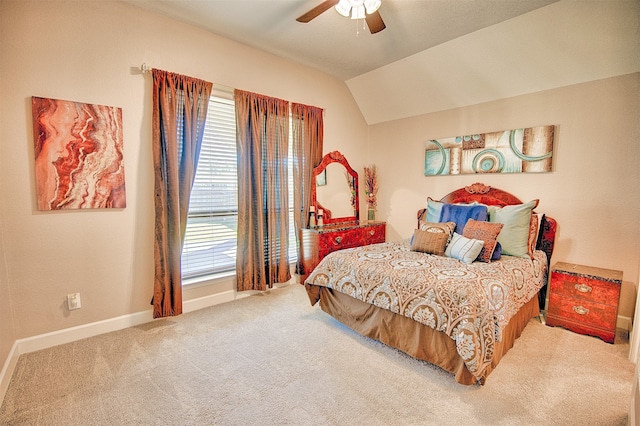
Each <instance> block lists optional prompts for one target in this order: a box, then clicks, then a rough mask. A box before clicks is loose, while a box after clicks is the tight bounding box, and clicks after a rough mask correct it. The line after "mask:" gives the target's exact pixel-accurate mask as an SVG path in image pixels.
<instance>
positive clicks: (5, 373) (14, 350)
mask: <svg viewBox="0 0 640 426" xmlns="http://www.w3.org/2000/svg"><path fill="white" fill-rule="evenodd" d="M19 357H20V353H19V351H18V342H17V341H16V342H14V343H13V346H12V347H11V350H10V351H9V356H8V357H7V360H6V361H5V362H4V366H3V367H2V371H0V405H2V402H3V401H4V396H5V395H6V393H7V389H9V382H11V377H12V376H13V372H14V371H15V369H16V365H17V364H18V358H19Z"/></svg>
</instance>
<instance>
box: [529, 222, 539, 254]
mask: <svg viewBox="0 0 640 426" xmlns="http://www.w3.org/2000/svg"><path fill="white" fill-rule="evenodd" d="M539 232H540V215H539V214H535V213H532V214H531V222H530V224H529V241H528V243H527V250H528V254H529V256H533V252H534V251H536V245H537V244H538V233H539Z"/></svg>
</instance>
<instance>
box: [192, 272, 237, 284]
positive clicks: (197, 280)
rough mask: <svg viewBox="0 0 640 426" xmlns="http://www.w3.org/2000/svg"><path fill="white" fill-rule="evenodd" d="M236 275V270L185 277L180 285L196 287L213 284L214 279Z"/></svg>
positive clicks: (218, 279)
mask: <svg viewBox="0 0 640 426" xmlns="http://www.w3.org/2000/svg"><path fill="white" fill-rule="evenodd" d="M235 276H236V271H226V272H219V273H217V274H210V275H203V276H201V277H194V278H187V279H184V280H182V287H189V288H196V287H201V286H206V285H211V284H214V283H215V282H216V281H221V280H223V279H228V278H230V277H234V278H235Z"/></svg>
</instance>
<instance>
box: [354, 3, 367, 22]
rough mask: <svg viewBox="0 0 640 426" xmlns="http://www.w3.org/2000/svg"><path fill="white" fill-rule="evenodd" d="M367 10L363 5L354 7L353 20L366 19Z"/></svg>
mask: <svg viewBox="0 0 640 426" xmlns="http://www.w3.org/2000/svg"><path fill="white" fill-rule="evenodd" d="M364 11H365V9H364V6H363V5H359V6H353V7H352V9H351V19H364V17H365V12H364Z"/></svg>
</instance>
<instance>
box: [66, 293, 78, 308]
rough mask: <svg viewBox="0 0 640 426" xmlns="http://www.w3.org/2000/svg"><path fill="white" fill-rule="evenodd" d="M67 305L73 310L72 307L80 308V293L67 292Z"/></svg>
mask: <svg viewBox="0 0 640 426" xmlns="http://www.w3.org/2000/svg"><path fill="white" fill-rule="evenodd" d="M67 306H68V307H69V310H70V311H73V310H74V309H80V307H81V306H82V305H81V304H80V293H71V294H67Z"/></svg>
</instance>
